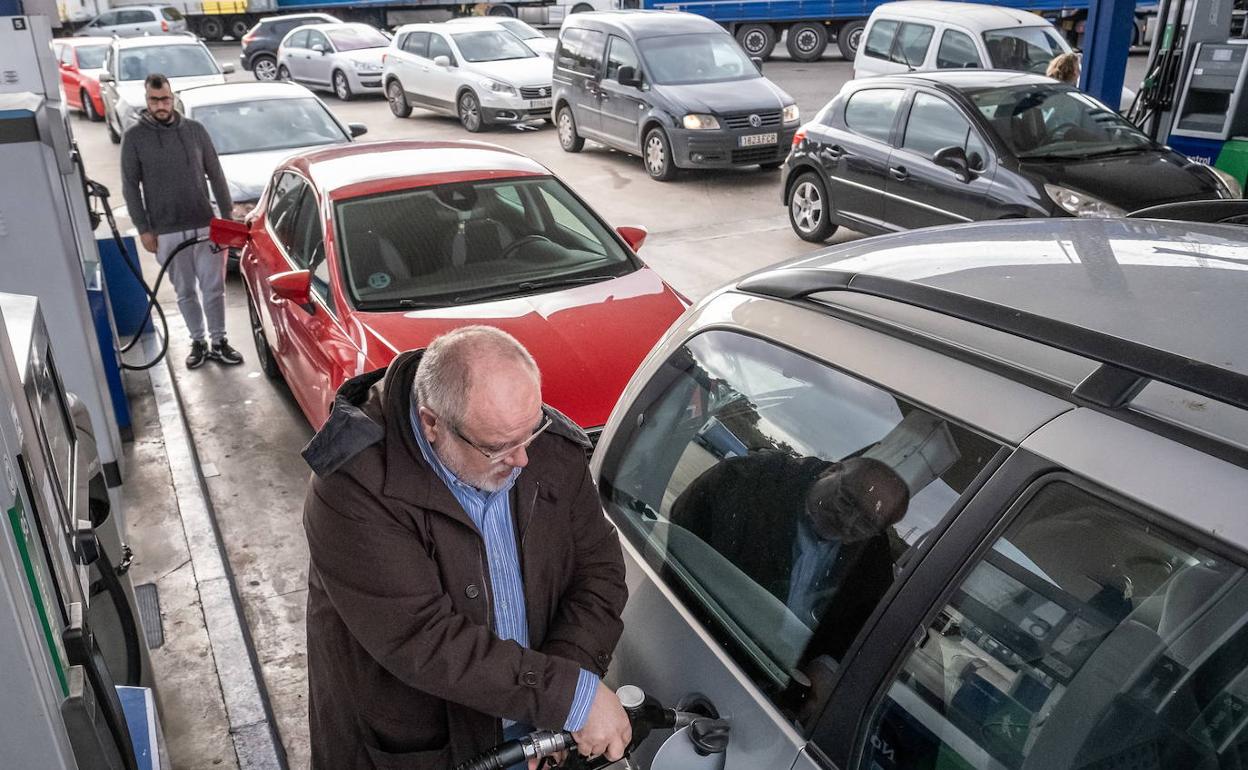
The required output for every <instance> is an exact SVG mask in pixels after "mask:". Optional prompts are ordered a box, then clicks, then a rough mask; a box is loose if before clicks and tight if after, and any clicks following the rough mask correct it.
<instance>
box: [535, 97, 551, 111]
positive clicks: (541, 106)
mask: <svg viewBox="0 0 1248 770" xmlns="http://www.w3.org/2000/svg"><path fill="white" fill-rule="evenodd" d="M552 103H553V100H551V99H530V100H529V109H530V110H549V109H550V106H551V104H552Z"/></svg>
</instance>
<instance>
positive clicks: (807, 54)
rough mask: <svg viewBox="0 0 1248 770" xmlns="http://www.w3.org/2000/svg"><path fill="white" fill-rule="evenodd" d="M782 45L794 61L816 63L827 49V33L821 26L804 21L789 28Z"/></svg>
mask: <svg viewBox="0 0 1248 770" xmlns="http://www.w3.org/2000/svg"><path fill="white" fill-rule="evenodd" d="M784 45H785V47H786V48H788V49H789V56H792V57H793V60H794V61H802V62H811V61H818V60H819V58H820V57H822V56H823V52H824V49H826V48H827V47H828V31H827V29H825V28H824V26H823V25H822V24H819V23H818V22H813V21H804V22H802V23H800V24H794V25H793V26H791V27H789V34H788V37H786V38H785V41H784Z"/></svg>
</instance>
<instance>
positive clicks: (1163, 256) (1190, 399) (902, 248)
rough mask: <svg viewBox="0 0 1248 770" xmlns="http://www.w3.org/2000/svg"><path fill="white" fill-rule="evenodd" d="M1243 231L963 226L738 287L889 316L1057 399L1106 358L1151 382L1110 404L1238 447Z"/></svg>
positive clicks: (1245, 257)
mask: <svg viewBox="0 0 1248 770" xmlns="http://www.w3.org/2000/svg"><path fill="white" fill-rule="evenodd" d="M1244 233H1245V230H1244V228H1243V227H1240V226H1230V225H1207V224H1188V223H1180V222H1161V221H1157V220H1146V219H1121V220H1099V219H1075V218H1069V219H1035V220H1018V221H1013V222H988V223H974V224H969V225H958V226H954V227H947V228H933V229H921V230H913V231H909V232H905V233H900V234H896V235H889V236H884V237H881V238H873V239H868V240H862V241H856V242H853V243H849V244H845V245H843V246H838V247H833V248H830V249H826V250H823V251H821V252H819V253H817V254H815V255H812V256H808V257H804V258H800V259H797V260H793V261H790V262H788V263H785V264H783V265H780V266H778V267H776V268H773V269H770V270H765V271H762V272H761V273H756V274H754V275H753V276H749V277H747V278H745V279H743V280H742V281H741V282H739V283H738V284H737V286H738V288H739V289H740V290H742V291H747V292H751V293H757V294H763V295H769V296H775V297H779V298H783V299H793V298H799V297H801V298H806V299H810V300H813V301H815V302H818V303H824V304H826V305H829V306H833V305H836V306H842V307H852V308H856V309H857V311H861V312H866V313H868V314H869V315H871V316H873V317H876V318H889V319H891V321H892V322H894V323H896V324H898V325H901V326H904V327H906V328H908V329H911V330H917V331H919V332H920V333H921V334H923V335H925V336H929V337H932V338H939V339H942V340H945V341H947V342H949V343H951V344H953V345H954V346H956V347H958V348H959V349H961V350H966V351H976V352H977V353H978V354H979V356H980V357H981V358H983V359H984V360H986V361H987V360H991V361H993V362H995V363H998V364H999V363H1002V362H1004V363H1005V364H1006V365H1008V366H1009V367H1010V368H1011V369H1012V370H1014V371H1026V372H1028V373H1029V374H1030V376H1039V377H1041V378H1043V379H1045V380H1046V381H1049V382H1053V383H1057V384H1059V385H1064V386H1069V388H1073V390H1071V389H1066V390H1065V396H1066V397H1068V398H1069V397H1071V396H1075V397H1084V396H1083V395H1081V393H1080V389H1081V388H1086V387H1087V386H1086V385H1085V383H1087V382H1089V381H1090V380H1092V379H1094V374H1096V373H1098V372H1101V370H1102V369H1104V367H1105V365H1106V364H1107V363H1112V364H1114V365H1115V366H1117V367H1118V369H1119V371H1120V372H1127V373H1130V372H1137V373H1138V372H1140V371H1144V372H1146V373H1144V374H1141V375H1140V376H1142V377H1143V378H1144V380H1145V381H1148V382H1151V384H1149V385H1148V386H1147V387H1146V388H1145V389H1144V390H1143V391H1134V392H1131V393H1124V394H1123V395H1124V396H1125V400H1124V401H1123V402H1122V403H1120V404H1118V406H1117V407H1107V408H1120V407H1121V406H1124V405H1126V404H1130V405H1131V406H1132V408H1133V409H1134V408H1137V406H1138V405H1137V403H1136V401H1142V402H1143V403H1146V404H1147V406H1148V409H1151V410H1153V411H1155V412H1156V413H1158V414H1160V415H1162V416H1163V417H1164V419H1165V420H1167V421H1168V422H1171V423H1174V424H1178V425H1181V426H1185V427H1187V428H1189V429H1191V430H1193V431H1195V432H1198V433H1200V434H1201V435H1204V436H1214V437H1216V438H1217V439H1218V440H1220V441H1222V442H1223V443H1225V444H1229V445H1234V446H1237V447H1239V448H1240V451H1241V452H1248V335H1245V334H1244V333H1243V330H1244V329H1246V328H1248V307H1246V306H1245V305H1244V303H1243V302H1242V301H1241V300H1240V298H1242V297H1243V296H1244V294H1245V292H1248V239H1245V237H1244ZM985 308H987V309H985ZM952 319H956V320H952ZM989 330H992V331H991V332H989ZM994 335H995V336H994ZM1131 367H1134V368H1131ZM1096 376H1097V377H1099V376H1101V375H1100V374H1096ZM1093 384H1094V385H1095V384H1097V383H1093ZM1154 386H1156V387H1154ZM1086 393H1088V391H1084V394H1086ZM1193 393H1195V394H1197V396H1193V395H1192V394H1193ZM1137 395H1138V396H1139V398H1136V396H1137ZM1200 396H1204V397H1203V398H1202V397H1200ZM1087 398H1092V396H1087ZM1133 399H1135V400H1133ZM1076 400H1078V399H1077V398H1076ZM1097 403H1099V402H1097Z"/></svg>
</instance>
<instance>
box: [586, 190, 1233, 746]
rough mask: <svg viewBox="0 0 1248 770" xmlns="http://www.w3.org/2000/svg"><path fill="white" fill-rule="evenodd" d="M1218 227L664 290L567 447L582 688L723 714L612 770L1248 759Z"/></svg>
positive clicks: (811, 269)
mask: <svg viewBox="0 0 1248 770" xmlns="http://www.w3.org/2000/svg"><path fill="white" fill-rule="evenodd" d="M1225 203H1232V202H1229V201H1227V202H1225ZM1246 244H1248V241H1246V240H1245V238H1244V230H1243V228H1241V227H1228V226H1224V225H1186V224H1178V223H1166V222H1161V221H1156V220H1142V219H1140V220H1136V219H1118V220H1102V219H1097V220H1093V219H1068V220H1020V221H1017V222H1010V223H977V224H972V225H962V226H956V227H946V228H930V229H925V230H915V231H911V232H907V233H902V234H898V235H888V236H882V237H878V238H871V239H865V240H860V241H857V242H854V243H852V244H844V245H842V246H838V247H834V248H830V249H827V250H825V251H823V252H821V253H819V254H815V255H812V256H808V257H805V258H802V259H799V260H796V261H794V262H791V263H789V264H787V265H784V266H781V267H778V268H774V269H770V270H766V271H764V272H762V273H758V274H755V275H753V276H750V277H747V278H745V279H742V280H740V281H736V282H734V283H733V285H731V286H728V287H725V288H724V289H723V290H721V291H718V292H715V293H713V294H711V295H710V296H709V297H707V298H706V299H704V300H703V301H701V302H700V303H698V304H697V305H695V306H694V307H692V308H690V310H689V311H688V312H687V313H686V314H685V315H684V316H683V317H682V318H681V319H680V320H679V321H677V323H676V325H675V326H674V327H673V328H672V329H671V330H670V331H669V332H668V333H667V335H666V336H665V338H664V339H663V341H662V342H661V343H660V345H659V347H658V348H656V349H655V350H654V351H653V352H652V353H651V355H650V356H649V357H648V358H647V359H646V360H645V361H644V362H643V363H642V365H641V367H640V368H639V369H638V371H637V373H636V374H635V375H634V377H633V379H632V381H631V382H630V383H629V385H628V387H627V388H626V389H625V391H624V393H623V394H622V395H621V397H620V401H619V403H618V405H617V406H616V408H615V410H614V412H613V413H612V415H611V418H610V420H609V421H608V423H607V425H606V427H605V429H604V431H603V434H602V438H601V440H600V441H599V443H598V446H597V448H596V450H595V452H594V456H593V461H592V470H593V475H594V479H595V481H596V482H597V486H598V490H599V494H600V497H601V501H602V504H603V507H604V509H605V510H606V512H607V515H608V516H609V517H610V519H611V520H612V522H614V523H615V525H616V526H617V527H618V528H619V531H620V534H621V540H622V541H623V544H624V554H625V562H626V565H627V570H628V587H629V600H628V605H627V607H626V609H625V611H624V625H625V630H624V634H623V637H622V638H621V640H620V642H619V645H618V646H617V649H616V653H615V659H614V662H613V663H612V667H611V672H610V674H609V677H610V678H611V679H612V681H613V683H619V684H625V683H627V684H634V685H638V686H640V687H641V688H642V689H643V690H644V691H645V692H647V693H649V694H651V695H652V696H654V697H655V698H657V699H658V700H659V701H660V702H661V703H663V704H665V705H668V706H678V707H683V708H687V709H691V710H695V711H700V712H702V713H704V714H709V715H717V716H720V717H723V718H726V719H727V720H728V721H729V723H730V733H729V735H728V744H727V749H726V751H725V752H724V753H722V754H709V755H708V754H705V753H704V755H699V754H698V752H697V751H695V746H693V745H691V739H692V740H696V739H697V736H696V735H691V733H692V731H691V729H689V728H686V729H684V730H681V731H679V732H677V733H676V734H670V733H664V734H661V735H652V736H651V737H650V738H649V739H648V740H647V742H646V743H644V744H642V746H641V747H640V748H639V749H638V750H637V751H636V752H635V753H634V756H633V760H634V766H635V767H638V768H645V769H648V770H712V769H714V770H760V769H761V768H767V770H780V769H781V768H783V769H784V770H790V769H791V770H914V769H916V768H917V769H920V770H922V769H927V770H972V769H974V770H1070V769H1074V768H1078V769H1079V770H1094V769H1096V770H1102V769H1103V770H1108V769H1109V768H1128V767H1130V768H1140V769H1142V770H1143V769H1149V770H1151V769H1153V768H1157V769H1158V770H1160V769H1161V768H1192V769H1195V768H1200V769H1201V770H1231V769H1232V768H1242V767H1244V766H1245V764H1246V763H1248V515H1245V513H1246V512H1248V507H1246V506H1248V337H1245V335H1244V334H1243V330H1244V329H1245V328H1248V309H1245V305H1244V303H1243V302H1242V297H1243V294H1244V292H1245V291H1248V271H1245V269H1244V267H1245V265H1248V245H1246Z"/></svg>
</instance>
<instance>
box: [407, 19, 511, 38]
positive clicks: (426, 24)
mask: <svg viewBox="0 0 1248 770" xmlns="http://www.w3.org/2000/svg"><path fill="white" fill-rule="evenodd" d="M511 18H512V17H510V16H509V17H507V19H499V20H498V21H494V20H487V19H476V18H462V19H447V20H446V21H420V22H415V23H413V24H404V25H403V26H401V27H399V28H398V29H396V30H395V31H394V34H395V36H396V37H397V36H398V35H400V34H401V33H404V32H413V31H416V30H422V31H430V32H432V31H436V30H443V29H445V28H446V26H447V25H448V24H450V23H451V22H452V21H453V22H455V24H454V25H453V26H454V27H455V31H456V32H466V31H467V30H470V29H472V28H473V27H476V28H478V29H498V27H499V23H498V22H499V21H506V20H509V19H511Z"/></svg>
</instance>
